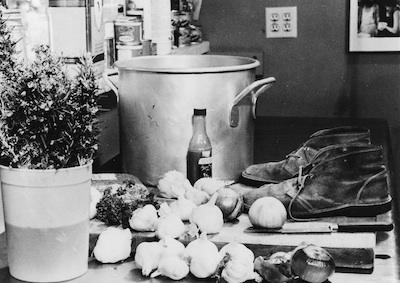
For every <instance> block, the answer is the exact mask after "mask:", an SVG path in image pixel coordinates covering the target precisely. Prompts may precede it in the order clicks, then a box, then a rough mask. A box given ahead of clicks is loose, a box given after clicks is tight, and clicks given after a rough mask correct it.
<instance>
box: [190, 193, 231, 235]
mask: <svg viewBox="0 0 400 283" xmlns="http://www.w3.org/2000/svg"><path fill="white" fill-rule="evenodd" d="M216 198H217V195H214V196H213V197H212V198H211V199H210V200H209V202H207V203H206V204H202V205H200V206H198V207H196V208H195V209H193V212H192V215H191V217H190V222H192V223H194V224H196V225H197V226H198V227H199V229H200V231H201V232H204V233H207V234H215V233H218V232H219V231H221V229H222V226H223V225H224V217H223V214H222V211H221V209H219V208H218V207H217V206H216V205H215V204H214V203H215V200H216Z"/></svg>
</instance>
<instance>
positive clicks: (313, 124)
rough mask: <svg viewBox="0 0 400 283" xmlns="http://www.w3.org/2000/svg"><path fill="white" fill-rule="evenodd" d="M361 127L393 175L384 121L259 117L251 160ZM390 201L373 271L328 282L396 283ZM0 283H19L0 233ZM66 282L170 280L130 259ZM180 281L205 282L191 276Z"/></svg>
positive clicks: (395, 208) (97, 266) (91, 269)
mask: <svg viewBox="0 0 400 283" xmlns="http://www.w3.org/2000/svg"><path fill="white" fill-rule="evenodd" d="M339 125H359V126H360V125H361V126H365V127H368V128H370V130H371V138H372V142H373V143H374V144H380V145H382V146H383V147H384V149H385V159H386V162H387V164H388V168H389V170H390V172H391V174H395V173H396V170H394V169H396V168H393V165H392V164H393V162H392V160H391V156H392V155H391V146H390V133H389V129H388V125H387V123H386V121H384V120H380V119H365V120H353V119H334V118H278V117H259V118H257V120H256V127H255V145H254V146H255V148H254V153H255V160H254V163H260V162H265V161H267V160H280V159H282V158H283V157H284V156H285V155H286V154H287V153H289V152H291V151H292V150H294V149H296V148H297V147H298V146H299V145H300V144H302V143H303V142H304V141H305V140H306V139H307V137H308V136H309V135H310V134H312V133H313V132H315V131H316V130H319V129H323V128H328V127H333V126H339ZM391 193H392V197H393V200H394V203H393V209H392V216H393V220H394V224H395V230H393V231H390V232H379V233H377V243H376V248H375V262H374V270H373V272H372V273H370V274H359V273H343V272H336V273H335V274H334V275H333V276H332V277H331V278H330V281H331V282H332V283H349V282H351V283H372V282H374V283H375V282H379V283H381V282H382V283H386V282H388V283H389V282H399V278H400V277H399V270H398V266H399V248H398V247H399V244H398V243H399V239H398V233H397V227H398V222H399V220H398V213H397V211H398V196H397V195H396V191H395V190H394V188H393V187H392V192H391ZM0 282H2V283H10V282H20V281H18V280H16V279H14V278H12V277H11V276H10V275H9V272H8V267H7V257H6V241H5V235H4V233H3V234H0ZM70 282H73V283H83V282H85V283H95V282H96V283H103V282H104V283H106V282H107V283H109V282H172V280H168V279H165V278H164V279H163V278H157V279H146V278H143V277H142V276H141V274H140V271H139V270H138V269H137V268H136V266H135V263H134V262H133V261H132V260H131V259H130V260H128V261H125V262H123V263H119V264H99V263H98V262H96V261H95V260H93V259H91V260H90V261H89V271H88V272H87V273H86V274H85V275H83V276H81V277H79V278H77V279H75V280H72V281H70ZM180 282H205V281H204V280H198V279H196V278H193V277H191V276H189V277H187V278H185V279H184V280H182V281H180Z"/></svg>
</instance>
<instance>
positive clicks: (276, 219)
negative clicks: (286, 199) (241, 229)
mask: <svg viewBox="0 0 400 283" xmlns="http://www.w3.org/2000/svg"><path fill="white" fill-rule="evenodd" d="M286 218H287V213H286V208H285V206H284V205H283V204H282V202H281V201H280V200H278V199H277V198H274V197H262V198H259V199H257V200H256V201H255V202H254V203H253V204H252V205H251V206H250V209H249V219H250V222H251V224H252V225H253V226H255V227H262V228H271V229H277V228H281V227H282V226H283V224H284V223H285V221H286Z"/></svg>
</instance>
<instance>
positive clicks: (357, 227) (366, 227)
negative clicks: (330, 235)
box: [338, 222, 394, 232]
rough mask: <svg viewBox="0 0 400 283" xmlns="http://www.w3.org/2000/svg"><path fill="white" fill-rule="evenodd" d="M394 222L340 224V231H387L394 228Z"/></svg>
mask: <svg viewBox="0 0 400 283" xmlns="http://www.w3.org/2000/svg"><path fill="white" fill-rule="evenodd" d="M393 227H394V226H393V223H390V222H389V223H388V222H364V223H348V224H339V225H338V232H381V231H383V232H387V231H391V230H393Z"/></svg>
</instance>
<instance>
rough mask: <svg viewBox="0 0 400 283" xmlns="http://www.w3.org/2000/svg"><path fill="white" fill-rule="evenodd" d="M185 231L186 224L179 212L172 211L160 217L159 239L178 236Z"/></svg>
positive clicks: (157, 232) (158, 226)
mask: <svg viewBox="0 0 400 283" xmlns="http://www.w3.org/2000/svg"><path fill="white" fill-rule="evenodd" d="M184 232H185V224H183V222H182V220H181V218H180V217H179V216H178V215H177V214H175V213H171V214H168V215H166V216H163V217H160V218H159V220H158V225H157V230H156V236H157V237H158V238H159V239H163V238H165V237H172V238H178V237H179V236H180V235H182V234H183V233H184Z"/></svg>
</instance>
